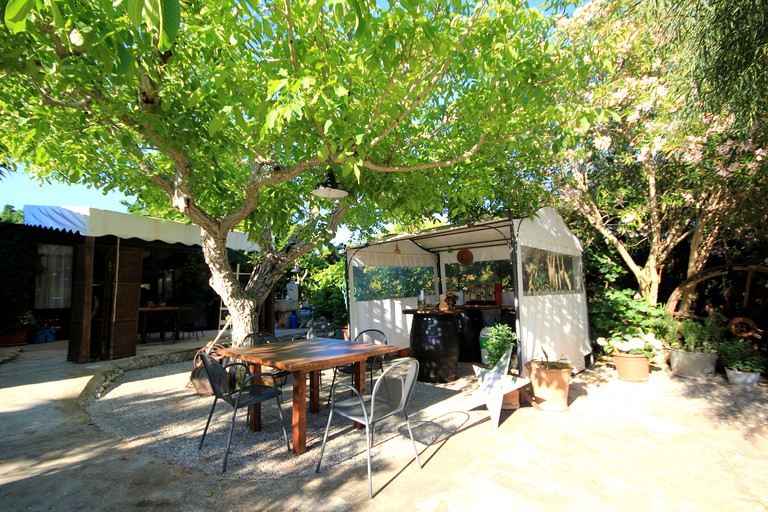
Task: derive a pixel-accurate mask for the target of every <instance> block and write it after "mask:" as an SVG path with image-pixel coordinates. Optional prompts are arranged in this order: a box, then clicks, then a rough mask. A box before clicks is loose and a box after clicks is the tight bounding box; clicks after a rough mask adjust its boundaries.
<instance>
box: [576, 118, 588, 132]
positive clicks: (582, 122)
mask: <svg viewBox="0 0 768 512" xmlns="http://www.w3.org/2000/svg"><path fill="white" fill-rule="evenodd" d="M589 126H590V122H589V119H587V116H582V118H581V119H579V127H580V128H581V129H582V130H583V131H585V132H586V131H587V130H589Z"/></svg>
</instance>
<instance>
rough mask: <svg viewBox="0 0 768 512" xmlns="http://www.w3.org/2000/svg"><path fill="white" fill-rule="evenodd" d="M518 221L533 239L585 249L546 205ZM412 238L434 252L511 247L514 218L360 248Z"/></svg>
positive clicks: (519, 227) (442, 229)
mask: <svg viewBox="0 0 768 512" xmlns="http://www.w3.org/2000/svg"><path fill="white" fill-rule="evenodd" d="M512 222H515V223H516V226H517V230H518V231H519V235H518V236H519V237H521V238H523V239H527V240H526V241H530V240H532V239H536V240H537V241H540V242H543V243H544V244H547V245H549V246H563V247H569V248H577V249H578V250H579V251H580V250H581V244H580V243H579V241H578V239H576V237H575V236H574V235H573V234H572V233H571V232H570V230H569V229H568V227H567V226H566V225H565V223H564V222H563V220H562V218H561V217H560V215H559V214H558V213H557V211H555V210H554V209H553V208H549V207H547V208H542V209H540V210H539V211H538V212H536V219H535V221H533V222H531V221H530V219H529V218H528V217H517V218H514V219H512ZM404 240H410V241H412V242H414V243H415V244H416V245H418V246H419V247H421V248H422V249H425V250H427V251H430V252H440V251H451V250H454V249H473V248H480V247H497V246H507V245H508V244H509V242H510V219H508V218H507V219H489V220H483V221H479V222H472V223H467V224H457V225H452V226H441V227H437V228H432V229H427V230H424V231H419V232H417V233H402V234H397V235H392V236H387V237H384V238H381V239H379V240H376V241H373V242H370V243H368V244H366V245H363V246H360V247H350V249H356V248H362V247H370V246H376V245H381V244H394V243H395V242H399V241H404Z"/></svg>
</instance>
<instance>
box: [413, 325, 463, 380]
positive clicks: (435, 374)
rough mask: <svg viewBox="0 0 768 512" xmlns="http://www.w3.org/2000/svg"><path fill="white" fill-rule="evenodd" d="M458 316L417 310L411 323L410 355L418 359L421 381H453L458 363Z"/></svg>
mask: <svg viewBox="0 0 768 512" xmlns="http://www.w3.org/2000/svg"><path fill="white" fill-rule="evenodd" d="M457 324H458V322H457V321H456V315H454V314H451V313H439V312H435V313H417V314H415V315H414V317H413V325H412V326H411V357H414V358H416V359H417V360H418V361H419V380H420V381H422V382H450V381H452V380H454V379H455V378H456V368H457V367H458V365H459V330H458V325H457Z"/></svg>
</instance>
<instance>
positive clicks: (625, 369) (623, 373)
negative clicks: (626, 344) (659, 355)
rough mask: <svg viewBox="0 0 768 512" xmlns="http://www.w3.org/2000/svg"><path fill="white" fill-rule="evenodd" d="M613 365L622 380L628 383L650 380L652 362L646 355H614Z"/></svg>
mask: <svg viewBox="0 0 768 512" xmlns="http://www.w3.org/2000/svg"><path fill="white" fill-rule="evenodd" d="M613 364H614V365H615V366H616V372H617V373H618V374H619V379H621V380H625V381H627V382H645V381H647V380H648V375H649V374H650V361H648V358H647V357H646V356H645V354H613Z"/></svg>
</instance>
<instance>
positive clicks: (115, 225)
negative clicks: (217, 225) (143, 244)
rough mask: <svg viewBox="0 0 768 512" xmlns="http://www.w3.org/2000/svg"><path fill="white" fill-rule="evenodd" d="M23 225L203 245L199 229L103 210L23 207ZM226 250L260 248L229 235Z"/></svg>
mask: <svg viewBox="0 0 768 512" xmlns="http://www.w3.org/2000/svg"><path fill="white" fill-rule="evenodd" d="M24 224H26V225H28V226H39V227H44V228H53V229H60V230H63V231H71V232H74V233H79V234H81V235H83V236H94V237H98V236H107V235H113V236H117V237H119V238H123V239H126V238H140V239H141V240H146V241H150V242H151V241H155V240H160V241H162V242H166V243H169V244H175V243H180V244H184V245H200V244H201V236H200V227H199V226H196V225H194V224H184V223H182V222H175V221H171V220H164V219H157V218H154V217H143V216H140V215H131V214H128V213H120V212H113V211H109V210H100V209H98V208H90V207H88V206H30V205H25V206H24ZM227 247H229V248H230V249H235V250H242V251H253V250H257V249H258V246H257V245H256V244H255V243H252V242H249V241H248V235H247V234H246V233H241V232H235V231H233V232H230V233H229V235H227Z"/></svg>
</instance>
